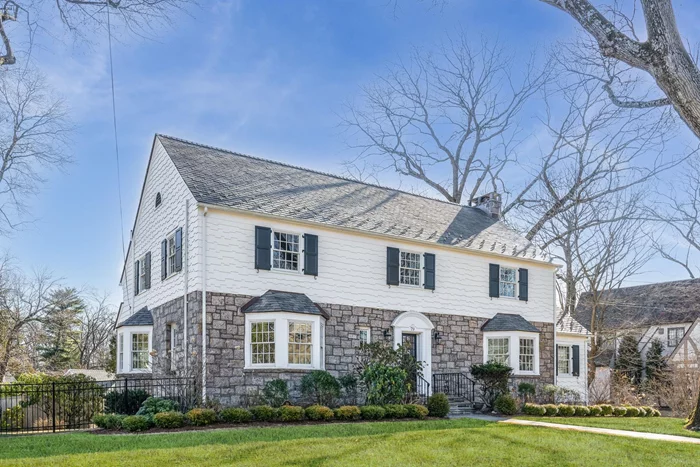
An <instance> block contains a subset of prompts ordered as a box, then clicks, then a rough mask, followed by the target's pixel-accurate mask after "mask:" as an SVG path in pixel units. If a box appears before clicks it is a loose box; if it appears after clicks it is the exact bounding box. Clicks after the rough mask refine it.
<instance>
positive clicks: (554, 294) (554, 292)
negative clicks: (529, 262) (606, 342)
mask: <svg viewBox="0 0 700 467" xmlns="http://www.w3.org/2000/svg"><path fill="white" fill-rule="evenodd" d="M552 314H553V315H554V348H553V349H552V350H554V352H552V354H553V357H554V385H555V386H556V385H557V383H558V379H559V378H558V377H557V376H558V375H557V363H558V362H557V271H556V270H555V271H554V272H552ZM586 368H588V361H586Z"/></svg>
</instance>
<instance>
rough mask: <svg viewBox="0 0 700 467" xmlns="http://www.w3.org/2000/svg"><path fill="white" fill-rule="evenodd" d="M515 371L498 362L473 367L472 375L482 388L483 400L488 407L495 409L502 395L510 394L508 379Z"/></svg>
mask: <svg viewBox="0 0 700 467" xmlns="http://www.w3.org/2000/svg"><path fill="white" fill-rule="evenodd" d="M512 372H513V369H512V368H511V367H509V366H508V365H505V364H503V363H498V362H487V363H484V364H483V365H472V369H471V373H472V376H473V377H474V379H475V380H476V382H477V383H478V384H479V385H480V386H481V399H482V400H483V401H484V404H486V406H487V407H493V404H494V403H495V402H496V399H497V398H498V396H500V395H501V394H504V393H506V392H508V379H509V378H510V375H511V373H512Z"/></svg>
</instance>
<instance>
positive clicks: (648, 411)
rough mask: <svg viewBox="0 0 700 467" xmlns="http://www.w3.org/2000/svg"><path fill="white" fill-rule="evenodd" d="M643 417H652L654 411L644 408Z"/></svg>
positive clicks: (650, 408)
mask: <svg viewBox="0 0 700 467" xmlns="http://www.w3.org/2000/svg"><path fill="white" fill-rule="evenodd" d="M644 412H646V413H645V414H644V416H645V417H651V416H653V415H654V409H653V408H652V407H648V406H644Z"/></svg>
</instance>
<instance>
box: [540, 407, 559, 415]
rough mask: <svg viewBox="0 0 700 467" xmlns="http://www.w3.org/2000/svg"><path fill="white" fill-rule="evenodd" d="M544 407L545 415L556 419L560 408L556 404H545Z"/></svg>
mask: <svg viewBox="0 0 700 467" xmlns="http://www.w3.org/2000/svg"><path fill="white" fill-rule="evenodd" d="M542 407H544V410H545V415H546V416H548V417H554V416H555V415H557V414H558V413H559V407H557V406H556V405H554V404H545V405H543V406H542Z"/></svg>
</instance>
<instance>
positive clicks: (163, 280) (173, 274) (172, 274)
mask: <svg viewBox="0 0 700 467" xmlns="http://www.w3.org/2000/svg"><path fill="white" fill-rule="evenodd" d="M181 272H182V270H180V271H175V272H172V273H170V274H168V275H167V276H166V277H165V279H161V282H165V281H167V280H168V279H170V278H171V277H176V276H179V275H180V273H181Z"/></svg>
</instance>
